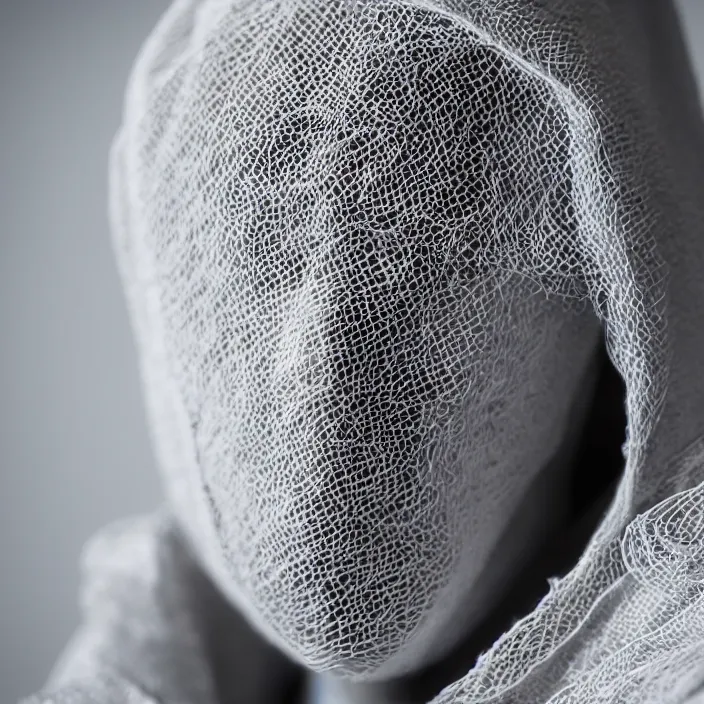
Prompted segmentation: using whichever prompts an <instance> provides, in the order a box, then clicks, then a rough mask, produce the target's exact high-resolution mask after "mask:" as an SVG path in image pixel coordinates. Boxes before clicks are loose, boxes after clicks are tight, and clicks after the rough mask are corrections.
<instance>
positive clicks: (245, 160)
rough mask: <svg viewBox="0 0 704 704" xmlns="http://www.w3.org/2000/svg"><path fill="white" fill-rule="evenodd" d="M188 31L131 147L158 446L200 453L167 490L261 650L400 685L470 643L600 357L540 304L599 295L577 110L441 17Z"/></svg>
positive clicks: (299, 9) (138, 267) (226, 12)
mask: <svg viewBox="0 0 704 704" xmlns="http://www.w3.org/2000/svg"><path fill="white" fill-rule="evenodd" d="M193 9H194V10H195V11H196V12H195V14H194V17H193V23H194V29H193V30H192V33H191V34H189V35H188V37H187V40H183V44H182V45H181V46H179V45H178V44H176V43H175V42H174V35H175V38H176V39H177V38H178V37H179V35H180V32H182V31H183V28H182V27H179V28H178V29H175V28H173V27H167V28H163V29H162V31H166V32H167V33H169V36H170V41H169V43H167V44H166V49H168V52H169V55H170V60H169V71H168V73H166V74H163V73H162V72H157V73H156V75H154V69H153V64H154V63H156V65H157V66H159V65H161V63H162V62H163V60H164V59H163V58H161V57H160V53H161V52H163V51H164V46H163V45H158V46H157V47H155V48H154V51H155V52H159V53H157V54H156V55H154V56H152V57H150V58H149V64H148V65H149V66H150V70H149V72H148V73H146V75H144V74H143V83H142V84H140V83H137V84H136V85H135V86H134V87H133V91H132V93H131V99H130V102H129V103H128V109H127V110H128V112H127V118H126V120H127V126H126V128H125V132H124V133H123V136H122V140H123V144H124V146H123V150H124V157H123V158H124V160H125V161H124V166H123V168H124V179H125V185H126V187H127V188H128V189H129V194H128V195H127V196H126V200H127V203H128V205H129V207H130V208H131V209H134V220H133V221H132V222H133V223H136V225H135V226H133V227H130V228H129V231H128V232H129V234H128V235H127V233H126V236H128V237H131V239H128V240H126V241H124V242H123V244H122V245H121V246H122V248H123V251H124V252H125V254H124V261H123V267H124V270H125V272H126V280H127V281H128V282H129V285H130V286H131V287H132V291H133V293H132V295H133V301H134V308H135V309H137V310H141V309H142V308H144V303H145V301H146V300H147V298H146V297H147V296H148V295H151V296H152V297H153V299H154V300H153V306H152V307H151V308H150V312H151V311H154V312H153V313H152V315H151V316H150V317H149V318H145V320H144V323H143V325H142V328H141V330H142V332H141V335H140V339H141V342H142V347H143V349H144V350H145V355H146V356H147V358H148V359H149V362H148V364H150V365H151V367H159V371H158V372H152V371H151V370H150V369H149V368H147V370H146V374H147V377H148V379H147V384H148V387H149V390H150V392H151V393H153V394H154V395H155V396H156V400H155V403H156V404H162V403H166V402H164V401H162V398H161V397H162V394H163V388H162V386H163V382H162V381H161V380H160V379H150V378H149V375H150V374H152V373H158V374H164V373H167V374H169V375H170V383H171V384H172V385H173V387H174V391H173V394H172V395H170V396H169V399H168V403H170V404H178V405H179V409H180V413H181V417H180V419H179V423H178V424H177V425H176V426H174V425H172V424H171V420H172V419H171V417H169V418H167V420H168V421H169V422H168V424H167V425H164V419H163V415H162V412H160V411H157V412H155V413H154V414H153V415H154V423H155V428H156V434H157V441H158V442H159V443H160V444H161V445H162V446H165V449H164V454H168V455H169V456H173V455H174V454H176V453H173V452H171V450H170V447H169V446H170V444H171V443H172V442H173V437H174V435H178V436H179V437H183V438H187V441H188V443H189V444H190V445H191V453H192V454H191V456H192V462H191V463H190V465H189V466H187V467H182V466H177V467H172V466H170V463H169V462H168V460H167V461H166V462H165V463H164V464H165V469H166V471H167V482H169V483H170V482H172V481H175V482H181V481H183V477H182V474H183V472H185V473H186V474H187V475H188V479H189V481H188V489H187V490H184V492H183V493H184V494H186V496H185V498H184V501H185V502H188V503H186V504H185V505H184V506H182V507H181V516H182V518H183V519H184V521H186V522H188V521H189V519H190V516H191V515H192V514H193V513H194V510H193V507H192V506H191V505H190V502H192V501H194V500H196V497H197V498H198V499H199V500H200V501H201V507H200V513H201V515H202V516H203V517H204V519H203V523H204V524H207V532H206V529H204V528H203V526H198V527H195V526H194V527H192V530H191V535H192V537H193V539H194V540H195V541H196V543H197V544H198V547H199V551H200V552H202V553H203V554H205V555H208V557H209V560H210V563H211V567H212V569H213V570H214V571H215V573H216V574H217V575H218V578H219V582H220V585H221V587H222V588H223V589H224V590H225V591H226V592H227V593H228V594H230V595H231V597H232V598H233V599H234V600H236V602H237V603H238V604H239V606H240V607H241V608H242V609H243V610H244V611H245V612H246V613H248V615H250V617H251V618H252V619H254V620H255V622H256V623H257V624H258V625H259V627H260V628H262V629H264V630H265V632H266V633H267V634H268V635H269V636H270V637H271V638H274V639H275V640H276V642H277V643H279V644H280V645H281V646H282V647H284V648H285V649H286V650H287V651H288V652H289V653H291V654H292V655H293V656H295V657H297V658H298V659H299V660H301V661H302V662H303V663H305V664H306V665H308V666H309V667H313V668H316V669H319V668H323V669H330V668H334V669H335V670H337V671H339V672H341V673H344V674H348V675H360V676H364V677H368V676H382V675H386V676H388V675H398V674H401V673H403V672H404V671H407V670H408V669H410V668H411V667H414V666H417V665H419V664H423V663H424V662H425V661H426V660H427V658H429V657H430V656H431V655H432V656H434V657H437V656H438V654H440V653H439V650H440V649H441V648H446V647H448V646H449V645H451V644H452V641H453V634H452V633H451V632H450V631H451V629H452V628H453V627H455V625H457V626H463V625H465V624H464V621H463V618H459V615H461V614H463V612H465V611H466V609H460V608H459V607H460V606H461V605H463V604H466V603H467V602H468V600H469V598H470V597H471V595H472V589H473V587H474V585H475V583H476V582H477V579H478V576H479V575H480V573H481V572H482V571H483V570H484V569H486V568H487V562H488V560H489V558H490V555H491V551H492V549H493V548H494V547H495V545H496V543H497V541H498V539H499V537H500V535H501V533H502V531H503V530H504V529H505V528H506V524H507V521H508V519H509V518H510V517H511V514H512V512H513V511H514V510H515V508H516V505H517V503H518V501H519V499H520V498H521V496H522V495H523V494H524V493H525V491H526V488H527V486H528V485H529V484H530V482H531V480H532V479H534V478H535V476H536V473H537V472H538V471H539V470H540V469H542V468H543V466H544V465H545V464H546V462H548V460H550V458H551V456H552V455H553V454H554V453H555V451H556V449H557V445H558V444H559V442H560V440H561V438H562V436H563V435H564V434H565V430H566V429H565V421H566V419H567V417H568V413H567V412H568V411H569V409H570V406H571V404H572V403H573V397H574V393H575V389H576V387H577V384H578V382H580V381H581V380H582V377H583V375H584V373H585V366H586V364H587V362H588V360H589V357H590V355H591V353H592V352H593V350H594V346H595V343H596V339H597V334H598V327H597V325H596V324H595V321H594V319H593V316H591V315H590V314H589V311H587V309H586V307H585V306H584V305H578V306H570V305H569V304H566V303H565V301H564V300H563V298H561V297H558V296H550V295H547V294H546V290H556V291H557V290H559V291H560V292H562V293H564V292H569V293H573V292H574V291H577V290H579V287H580V286H581V287H582V289H584V287H585V282H584V281H583V280H580V278H579V275H580V268H581V262H580V253H579V252H578V249H577V247H576V236H577V235H576V229H575V216H574V212H573V209H572V207H571V206H570V199H569V192H570V190H571V188H572V186H571V182H572V179H573V176H572V174H571V171H570V162H569V158H568V149H567V146H566V143H565V141H566V139H567V137H566V134H567V133H566V124H565V122H564V115H563V114H562V113H561V110H560V106H559V104H558V103H557V102H556V101H555V100H554V99H552V98H551V97H550V95H549V94H548V93H547V91H546V90H545V88H544V87H542V86H541V85H540V84H539V83H538V82H537V81H524V80H522V79H521V75H520V72H519V71H518V70H517V69H516V68H515V67H513V66H512V65H510V64H509V63H508V62H507V61H506V60H505V59H503V58H502V57H500V56H498V55H497V54H496V52H492V51H490V50H489V49H487V48H485V47H482V46H480V45H479V43H478V42H477V40H476V38H475V37H473V36H472V34H471V33H469V32H467V31H466V30H461V29H459V28H458V27H457V26H456V25H455V23H452V22H448V21H447V20H446V19H444V18H442V17H441V16H439V15H438V14H437V13H432V12H428V11H426V10H419V9H416V8H406V7H403V6H401V5H398V4H389V5H379V6H373V7H370V8H367V9H358V10H356V11H350V9H349V7H348V6H347V5H345V4H335V3H332V4H329V3H317V4H315V3H313V4H311V3H294V4H288V3H282V4H275V5H270V4H249V5H247V6H242V7H240V6H237V5H227V6H221V5H218V6H213V7H211V6H210V5H209V4H207V3H206V4H204V5H202V6H201V7H198V8H193ZM177 19H178V21H180V22H184V21H185V17H184V16H183V15H181V14H178V15H177ZM167 24H168V20H167ZM199 33H202V36H200V34H199ZM321 40H322V41H321ZM147 56H149V54H147ZM177 56H178V57H179V58H176V57H177ZM196 57H197V58H196ZM138 75H139V73H138ZM137 91H139V93H138V92H137ZM131 127H132V129H130V128H131ZM517 143H518V144H521V145H523V146H522V149H521V150H518V151H517V150H516V148H515V145H516V144H517ZM531 241H532V242H535V243H536V246H535V247H527V245H528V243H529V242H531ZM529 274H530V275H532V277H533V278H532V279H531V278H529V276H528V275H529ZM149 287H151V290H150V289H149ZM576 308H579V309H580V311H581V312H577V310H575V309H576ZM156 337H159V338H160V339H159V342H158V345H159V349H160V350H161V349H163V350H164V354H163V356H162V357H161V358H159V359H156V358H154V357H153V351H152V348H153V346H154V345H155V343H154V339H155V338H156ZM177 459H178V461H179V462H182V457H181V456H180V453H179V455H178V457H177ZM176 490H177V491H178V489H176ZM177 500H179V501H180V498H177ZM484 606H485V605H484V604H483V603H479V604H476V605H475V606H474V608H475V609H476V608H477V607H478V608H479V609H483V608H484ZM463 615H466V616H467V617H469V616H470V615H468V614H463ZM458 635H459V634H458Z"/></svg>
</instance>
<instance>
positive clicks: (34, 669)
mask: <svg viewBox="0 0 704 704" xmlns="http://www.w3.org/2000/svg"><path fill="white" fill-rule="evenodd" d="M644 1H647V0H644ZM167 5H168V1H167V0H16V2H14V3H12V2H9V1H8V0H0V156H1V159H0V704H2V703H3V702H8V703H11V702H14V701H15V700H16V699H17V698H18V697H20V696H21V695H24V694H28V693H30V692H32V691H33V690H36V689H38V688H39V687H40V686H41V685H42V683H43V680H44V678H45V676H46V675H47V673H48V671H49V669H50V668H51V666H52V664H53V662H54V660H55V659H56V656H57V654H58V653H59V652H60V650H61V648H62V647H63V645H64V643H65V642H66V640H67V638H68V637H69V635H70V633H71V631H72V630H73V629H74V627H75V625H76V623H77V620H78V608H77V603H76V596H77V592H78V572H77V564H78V555H79V551H80V548H81V546H82V544H83V543H84V541H85V539H86V538H87V537H88V536H89V535H90V534H91V533H93V532H94V531H95V530H96V529H98V528H99V527H100V526H102V525H104V524H105V523H106V522H108V521H111V520H113V519H115V518H118V517H121V516H124V515H128V514H132V513H138V512H143V511H148V510H150V509H151V508H153V507H154V506H155V505H156V504H157V502H158V501H159V498H160V493H159V486H158V482H157V476H156V472H155V470H154V461H153V458H152V454H151V449H150V445H149V438H148V435H147V430H146V426H145V420H144V413H143V408H142V402H141V396H140V389H139V381H138V374H137V367H136V359H135V354H134V348H133V344H132V338H131V332H130V329H129V324H128V320H127V315H126V311H125V307H124V303H123V298H122V291H121V289H120V286H119V281H118V277H117V273H116V270H115V266H114V263H113V258H112V252H111V249H110V243H109V239H108V230H107V223H106V159H107V152H108V148H109V144H110V141H111V139H112V136H113V134H114V132H115V130H116V129H117V126H118V123H119V119H120V110H121V102H122V92H123V88H124V84H125V80H126V77H127V73H128V71H129V68H130V65H131V63H132V60H133V58H134V56H135V54H136V52H137V50H138V48H139V46H140V44H141V42H142V41H143V39H144V38H145V36H146V35H147V33H148V32H149V30H150V28H151V27H152V26H153V24H154V23H155V21H156V19H157V18H158V16H159V15H160V14H161V13H162V12H163V11H164V10H165V9H166V7H167ZM680 5H681V8H682V10H683V18H684V24H685V29H686V31H687V35H688V38H689V40H690V45H691V48H692V52H693V55H694V58H695V61H696V63H697V68H698V73H699V75H700V76H701V77H702V81H703V82H704V0H682V1H681V2H680Z"/></svg>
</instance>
